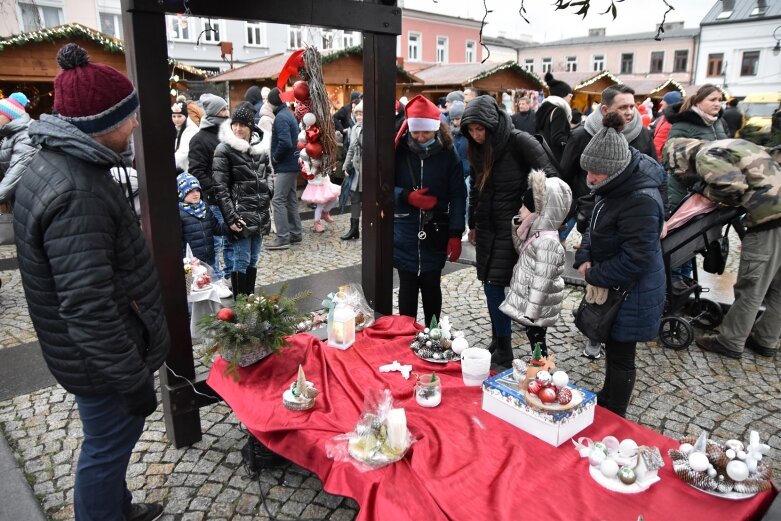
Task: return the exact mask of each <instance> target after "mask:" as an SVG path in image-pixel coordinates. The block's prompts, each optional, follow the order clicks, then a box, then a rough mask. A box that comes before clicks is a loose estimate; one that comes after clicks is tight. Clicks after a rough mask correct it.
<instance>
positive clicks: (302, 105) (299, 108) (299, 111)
mask: <svg viewBox="0 0 781 521" xmlns="http://www.w3.org/2000/svg"><path fill="white" fill-rule="evenodd" d="M307 112H312V109H311V108H310V106H309V101H299V102H298V103H296V111H295V115H296V119H297V120H298V121H301V118H303V117H304V114H306V113H307Z"/></svg>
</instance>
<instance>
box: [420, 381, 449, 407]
mask: <svg viewBox="0 0 781 521" xmlns="http://www.w3.org/2000/svg"><path fill="white" fill-rule="evenodd" d="M415 401H416V402H418V405H420V406H421V407H436V406H437V405H439V404H440V403H441V402H442V380H441V379H440V378H439V377H438V376H437V375H436V373H431V374H424V375H422V376H418V381H417V382H415Z"/></svg>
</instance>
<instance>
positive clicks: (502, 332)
mask: <svg viewBox="0 0 781 521" xmlns="http://www.w3.org/2000/svg"><path fill="white" fill-rule="evenodd" d="M504 289H505V288H504V286H496V285H495V284H487V283H486V284H485V285H483V291H484V292H485V299H486V301H487V303H488V314H489V315H490V317H491V326H492V327H493V330H494V331H495V332H496V336H497V337H509V336H511V335H512V332H513V330H512V321H511V320H510V317H508V316H507V315H505V314H504V313H502V312H501V311H500V310H499V306H500V305H501V304H502V302H504Z"/></svg>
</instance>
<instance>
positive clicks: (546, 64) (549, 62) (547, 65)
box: [542, 58, 553, 74]
mask: <svg viewBox="0 0 781 521" xmlns="http://www.w3.org/2000/svg"><path fill="white" fill-rule="evenodd" d="M548 72H553V58H543V59H542V73H543V74H545V73H548Z"/></svg>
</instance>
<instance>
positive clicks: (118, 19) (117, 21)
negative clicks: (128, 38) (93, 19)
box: [98, 11, 122, 40]
mask: <svg viewBox="0 0 781 521" xmlns="http://www.w3.org/2000/svg"><path fill="white" fill-rule="evenodd" d="M101 16H111V17H112V18H113V20H112V21H113V22H114V23H113V25H114V32H113V33H106V32H105V31H103V20H101V19H100V18H101ZM98 26H99V27H100V29H99V30H100V32H102V33H104V34H108V35H109V36H113V37H114V38H118V39H120V40H121V39H122V14H121V13H113V12H111V11H98Z"/></svg>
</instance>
